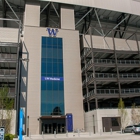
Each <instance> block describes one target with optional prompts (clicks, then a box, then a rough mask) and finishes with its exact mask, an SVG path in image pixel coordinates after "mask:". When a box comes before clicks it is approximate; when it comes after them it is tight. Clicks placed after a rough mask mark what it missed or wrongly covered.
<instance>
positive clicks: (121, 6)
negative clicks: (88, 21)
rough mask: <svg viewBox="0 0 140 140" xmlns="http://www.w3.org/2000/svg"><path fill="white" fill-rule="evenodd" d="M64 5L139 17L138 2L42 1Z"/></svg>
mask: <svg viewBox="0 0 140 140" xmlns="http://www.w3.org/2000/svg"><path fill="white" fill-rule="evenodd" d="M44 1H52V2H59V3H66V4H74V5H81V6H88V7H96V8H102V9H108V10H112V11H120V12H124V13H130V14H136V15H139V14H140V11H139V8H140V1H139V0H117V1H116V0H44Z"/></svg>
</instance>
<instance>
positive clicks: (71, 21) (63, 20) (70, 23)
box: [60, 4, 75, 30]
mask: <svg viewBox="0 0 140 140" xmlns="http://www.w3.org/2000/svg"><path fill="white" fill-rule="evenodd" d="M60 28H61V29H72V30H75V18H74V7H73V6H71V5H65V4H61V6H60Z"/></svg>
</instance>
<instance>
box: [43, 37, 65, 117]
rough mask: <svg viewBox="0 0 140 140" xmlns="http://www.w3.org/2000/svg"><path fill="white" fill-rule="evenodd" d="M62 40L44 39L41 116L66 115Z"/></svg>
mask: <svg viewBox="0 0 140 140" xmlns="http://www.w3.org/2000/svg"><path fill="white" fill-rule="evenodd" d="M63 79H64V78H63V45H62V38H53V37H42V53H41V116H48V115H64V80H63Z"/></svg>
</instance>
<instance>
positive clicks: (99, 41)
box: [83, 35, 140, 51]
mask: <svg viewBox="0 0 140 140" xmlns="http://www.w3.org/2000/svg"><path fill="white" fill-rule="evenodd" d="M114 41H115V47H116V50H126V51H138V47H137V44H136V41H134V40H127V41H126V40H125V39H118V38H115V39H114ZM92 42H93V48H99V49H111V50H113V49H114V47H113V39H112V38H109V37H105V38H104V37H101V36H92ZM139 43H140V42H139ZM83 46H84V47H91V40H90V35H86V36H85V37H84V36H83Z"/></svg>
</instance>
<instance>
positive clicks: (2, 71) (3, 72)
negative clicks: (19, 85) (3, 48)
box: [0, 69, 16, 76]
mask: <svg viewBox="0 0 140 140" xmlns="http://www.w3.org/2000/svg"><path fill="white" fill-rule="evenodd" d="M2 75H4V76H5V75H11V76H15V75H16V70H10V69H8V70H7V69H0V76H2Z"/></svg>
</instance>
